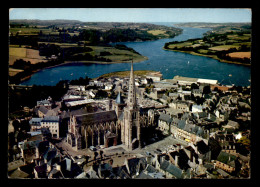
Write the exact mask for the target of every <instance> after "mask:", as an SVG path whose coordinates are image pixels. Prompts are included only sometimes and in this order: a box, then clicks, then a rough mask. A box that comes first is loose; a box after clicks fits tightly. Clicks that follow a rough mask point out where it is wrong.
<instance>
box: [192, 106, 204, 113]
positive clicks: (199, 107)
mask: <svg viewBox="0 0 260 187" xmlns="http://www.w3.org/2000/svg"><path fill="white" fill-rule="evenodd" d="M204 108H205V107H204V106H201V105H192V108H191V112H192V113H193V112H203V109H204Z"/></svg>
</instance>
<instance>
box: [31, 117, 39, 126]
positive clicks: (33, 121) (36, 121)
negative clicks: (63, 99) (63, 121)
mask: <svg viewBox="0 0 260 187" xmlns="http://www.w3.org/2000/svg"><path fill="white" fill-rule="evenodd" d="M41 121H42V118H32V119H31V120H30V121H29V124H30V125H39V126H40V125H41V124H40V123H41Z"/></svg>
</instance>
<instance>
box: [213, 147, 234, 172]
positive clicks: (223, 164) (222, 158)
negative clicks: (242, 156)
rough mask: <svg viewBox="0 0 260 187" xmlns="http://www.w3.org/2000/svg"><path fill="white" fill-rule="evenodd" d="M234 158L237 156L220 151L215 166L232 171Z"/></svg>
mask: <svg viewBox="0 0 260 187" xmlns="http://www.w3.org/2000/svg"><path fill="white" fill-rule="evenodd" d="M236 160H237V157H236V156H235V155H233V154H229V153H226V152H224V151H221V152H220V153H219V155H218V157H217V160H216V163H215V167H217V168H220V169H222V170H224V171H226V172H228V173H232V172H234V171H235V170H236Z"/></svg>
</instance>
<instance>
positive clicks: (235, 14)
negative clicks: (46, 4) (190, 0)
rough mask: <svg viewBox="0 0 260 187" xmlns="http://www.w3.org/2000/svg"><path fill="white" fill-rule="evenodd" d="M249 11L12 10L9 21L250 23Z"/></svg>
mask: <svg viewBox="0 0 260 187" xmlns="http://www.w3.org/2000/svg"><path fill="white" fill-rule="evenodd" d="M251 16H252V13H251V9H233V8H14V9H10V11H9V18H10V19H40V20H53V19H69V20H79V21H86V22H88V21H90V22H91V21H93V22H96V21H97V22H98V21H107V22H251Z"/></svg>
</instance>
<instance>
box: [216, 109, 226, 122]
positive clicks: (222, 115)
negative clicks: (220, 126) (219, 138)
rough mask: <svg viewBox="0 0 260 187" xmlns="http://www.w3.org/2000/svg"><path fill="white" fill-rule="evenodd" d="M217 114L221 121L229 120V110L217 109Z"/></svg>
mask: <svg viewBox="0 0 260 187" xmlns="http://www.w3.org/2000/svg"><path fill="white" fill-rule="evenodd" d="M215 115H216V117H217V118H218V119H219V120H220V121H222V122H223V121H227V120H228V118H229V114H228V112H227V111H224V110H216V111H215Z"/></svg>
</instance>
